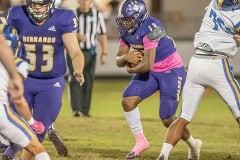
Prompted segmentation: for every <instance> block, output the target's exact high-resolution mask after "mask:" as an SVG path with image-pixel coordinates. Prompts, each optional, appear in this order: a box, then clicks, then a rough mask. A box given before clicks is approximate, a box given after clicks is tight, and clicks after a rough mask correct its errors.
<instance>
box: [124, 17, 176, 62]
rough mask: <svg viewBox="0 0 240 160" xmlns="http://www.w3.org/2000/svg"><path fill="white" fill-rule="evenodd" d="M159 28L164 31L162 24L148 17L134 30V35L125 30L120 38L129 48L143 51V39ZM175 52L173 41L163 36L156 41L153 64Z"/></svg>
mask: <svg viewBox="0 0 240 160" xmlns="http://www.w3.org/2000/svg"><path fill="white" fill-rule="evenodd" d="M156 27H160V28H161V29H162V30H164V27H163V25H162V23H161V22H160V21H159V20H158V19H156V18H154V17H151V16H149V17H148V18H147V19H146V20H145V21H144V22H143V23H142V24H141V25H140V26H139V27H138V29H137V30H136V32H135V33H134V34H130V33H128V32H127V31H126V30H125V31H123V32H121V33H120V38H121V39H122V40H123V41H124V42H125V43H126V44H128V45H129V46H130V47H132V48H134V49H137V50H143V49H144V47H143V37H144V36H146V35H147V34H148V33H150V32H151V31H152V30H153V29H154V28H156ZM175 51H176V48H175V45H174V41H173V39H172V38H170V37H168V36H166V35H165V36H163V37H162V38H161V39H160V40H159V41H158V46H157V48H156V57H155V63H157V62H159V61H162V60H163V59H165V58H166V57H168V56H169V55H171V54H173V53H174V52H175Z"/></svg>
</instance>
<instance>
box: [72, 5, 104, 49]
mask: <svg viewBox="0 0 240 160" xmlns="http://www.w3.org/2000/svg"><path fill="white" fill-rule="evenodd" d="M76 14H77V17H78V19H79V27H78V33H80V34H85V35H86V39H87V40H86V41H85V42H80V48H81V49H82V50H89V49H91V48H93V47H96V45H97V43H98V37H97V36H98V34H106V26H105V22H104V18H103V16H102V14H101V13H100V12H99V11H98V10H97V9H95V8H91V9H90V11H89V12H88V13H81V12H80V11H79V9H77V10H76Z"/></svg>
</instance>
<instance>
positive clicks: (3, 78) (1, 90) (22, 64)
mask: <svg viewBox="0 0 240 160" xmlns="http://www.w3.org/2000/svg"><path fill="white" fill-rule="evenodd" d="M15 64H16V66H17V70H18V72H19V74H20V75H21V76H22V77H23V78H27V75H28V63H27V62H26V61H24V60H23V59H21V58H15ZM8 80H9V75H8V72H7V70H6V69H5V67H4V65H3V64H2V63H0V82H1V83H0V103H1V104H8V93H7V87H8Z"/></svg>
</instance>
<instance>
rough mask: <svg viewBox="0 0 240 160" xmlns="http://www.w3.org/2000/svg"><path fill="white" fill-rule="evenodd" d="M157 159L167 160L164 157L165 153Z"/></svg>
mask: <svg viewBox="0 0 240 160" xmlns="http://www.w3.org/2000/svg"><path fill="white" fill-rule="evenodd" d="M157 160H165V159H164V155H162V156H159V157H158V158H157Z"/></svg>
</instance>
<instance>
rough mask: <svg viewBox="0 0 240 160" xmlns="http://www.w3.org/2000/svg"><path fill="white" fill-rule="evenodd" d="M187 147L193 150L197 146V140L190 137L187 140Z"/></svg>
mask: <svg viewBox="0 0 240 160" xmlns="http://www.w3.org/2000/svg"><path fill="white" fill-rule="evenodd" d="M186 143H187V145H188V146H189V147H190V148H192V147H194V146H195V144H196V139H194V138H193V137H192V136H190V137H189V138H188V139H187V140H186Z"/></svg>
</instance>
